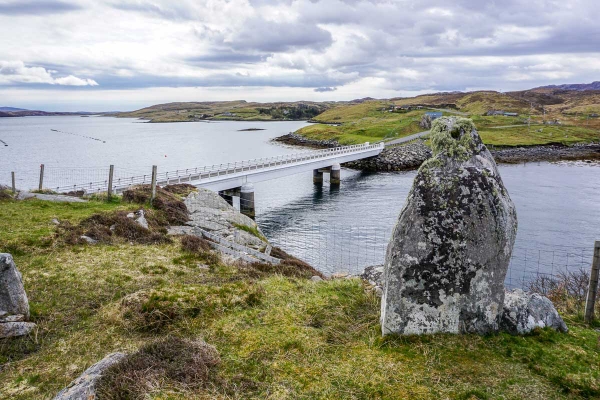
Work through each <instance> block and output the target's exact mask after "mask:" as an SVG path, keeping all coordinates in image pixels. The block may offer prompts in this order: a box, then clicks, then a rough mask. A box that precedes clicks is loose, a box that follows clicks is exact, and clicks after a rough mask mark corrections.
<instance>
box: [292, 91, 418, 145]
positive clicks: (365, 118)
mask: <svg viewBox="0 0 600 400" xmlns="http://www.w3.org/2000/svg"><path fill="white" fill-rule="evenodd" d="M387 105H388V103H386V102H379V101H369V102H365V103H361V104H355V105H350V106H339V107H336V108H333V109H331V110H328V111H325V112H324V113H322V114H320V115H319V116H318V117H316V118H315V120H316V121H322V122H335V123H340V124H341V125H340V126H333V125H325V124H315V125H309V126H306V127H304V128H302V129H300V130H298V131H297V132H296V133H298V134H301V135H303V136H306V137H308V138H310V139H315V140H332V139H334V140H337V141H338V142H339V143H341V144H345V145H346V144H357V143H364V142H375V141H379V140H383V139H394V138H399V137H403V136H407V135H411V134H413V133H417V132H421V131H423V129H422V128H421V127H420V126H419V121H420V120H421V116H422V115H423V113H424V112H423V111H412V112H408V113H401V112H385V111H382V108H384V107H386V106H387Z"/></svg>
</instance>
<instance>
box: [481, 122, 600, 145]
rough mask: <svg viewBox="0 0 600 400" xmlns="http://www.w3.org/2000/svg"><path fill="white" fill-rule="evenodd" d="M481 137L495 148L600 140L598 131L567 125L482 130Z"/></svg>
mask: <svg viewBox="0 0 600 400" xmlns="http://www.w3.org/2000/svg"><path fill="white" fill-rule="evenodd" d="M479 135H480V136H481V138H482V139H483V142H484V143H485V144H491V145H495V146H532V145H546V144H564V145H571V144H575V143H581V142H591V141H596V142H597V141H598V140H600V131H599V130H597V129H591V128H584V127H577V126H565V125H557V126H556V125H532V126H531V128H528V127H527V125H523V126H518V127H511V128H497V129H493V128H490V127H487V128H480V129H479Z"/></svg>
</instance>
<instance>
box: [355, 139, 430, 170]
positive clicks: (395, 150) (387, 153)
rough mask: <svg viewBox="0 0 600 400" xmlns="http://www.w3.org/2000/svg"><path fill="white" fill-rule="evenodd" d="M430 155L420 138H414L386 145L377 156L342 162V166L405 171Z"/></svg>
mask: <svg viewBox="0 0 600 400" xmlns="http://www.w3.org/2000/svg"><path fill="white" fill-rule="evenodd" d="M430 157H431V150H430V149H429V147H427V146H425V144H424V143H423V141H422V140H416V141H414V142H412V143H408V144H404V145H400V146H394V147H386V148H385V149H384V150H383V151H382V152H381V153H380V154H379V155H378V156H375V157H369V158H363V159H362V160H356V161H352V162H348V163H344V167H348V168H354V169H361V170H364V171H373V172H375V171H380V172H385V171H405V170H412V169H416V168H419V166H420V165H421V164H423V162H424V161H425V160H427V159H428V158H430Z"/></svg>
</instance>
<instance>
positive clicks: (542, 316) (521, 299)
mask: <svg viewBox="0 0 600 400" xmlns="http://www.w3.org/2000/svg"><path fill="white" fill-rule="evenodd" d="M546 327H549V328H552V329H554V330H557V331H559V332H568V328H567V324H565V322H564V321H563V319H562V318H561V317H560V315H558V312H557V311H556V309H555V308H554V304H552V302H551V301H550V299H548V298H547V297H544V296H542V295H541V294H538V293H526V292H524V291H522V290H521V289H515V290H513V291H506V294H505V295H504V307H503V312H502V317H501V319H500V328H501V329H502V330H503V331H505V332H508V333H511V334H513V335H517V334H521V335H522V334H525V333H529V332H531V331H532V330H534V329H535V328H546Z"/></svg>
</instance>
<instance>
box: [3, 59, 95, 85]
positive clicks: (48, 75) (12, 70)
mask: <svg viewBox="0 0 600 400" xmlns="http://www.w3.org/2000/svg"><path fill="white" fill-rule="evenodd" d="M54 72H55V71H52V70H47V69H46V68H43V67H26V66H25V64H24V63H23V62H22V61H0V85H10V84H19V83H25V84H36V83H37V84H49V85H64V86H98V83H97V82H96V81H95V80H93V79H82V78H78V77H76V76H73V75H69V76H65V77H60V78H54V77H53V76H52V74H53V73H54Z"/></svg>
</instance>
